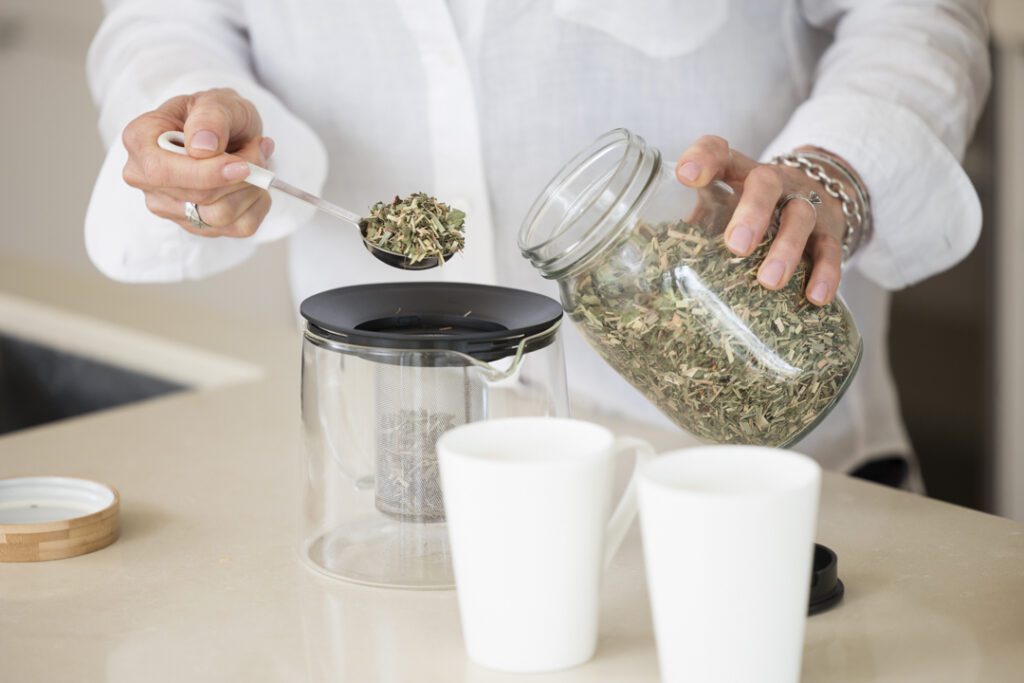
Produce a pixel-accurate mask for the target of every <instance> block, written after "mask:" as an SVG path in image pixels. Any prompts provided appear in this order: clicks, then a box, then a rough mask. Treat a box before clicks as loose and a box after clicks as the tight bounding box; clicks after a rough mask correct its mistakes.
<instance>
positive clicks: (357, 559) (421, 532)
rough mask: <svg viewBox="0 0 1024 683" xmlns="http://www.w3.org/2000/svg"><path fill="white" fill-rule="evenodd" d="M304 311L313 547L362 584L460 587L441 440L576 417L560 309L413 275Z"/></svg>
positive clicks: (309, 541) (324, 299)
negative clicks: (483, 423)
mask: <svg viewBox="0 0 1024 683" xmlns="http://www.w3.org/2000/svg"><path fill="white" fill-rule="evenodd" d="M300 311H301V314H302V316H303V317H304V318H305V320H306V329H305V333H304V339H303V351H302V422H303V432H304V440H305V468H304V473H303V474H304V476H303V512H304V514H303V529H302V535H303V546H302V553H303V556H304V557H305V558H306V559H307V560H308V561H309V562H311V563H312V565H313V566H314V567H315V568H316V569H319V570H321V571H323V572H325V573H327V574H330V575H333V576H336V577H340V578H345V579H348V580H351V581H356V582H359V583H365V584H371V585H378V586H388V587H398V588H450V587H452V586H453V583H454V582H453V577H452V569H451V562H450V554H449V550H448V532H447V526H446V524H445V515H444V501H443V499H442V496H441V486H440V479H439V473H438V467H437V454H436V453H435V451H434V445H435V443H436V442H437V439H438V437H440V436H441V434H443V433H444V432H445V431H447V430H448V429H451V428H452V427H455V426H458V425H461V424H465V423H467V422H473V421H476V420H482V419H487V418H493V417H506V416H514V415H550V416H564V415H567V414H568V398H567V394H566V380H565V368H564V359H563V356H562V346H561V339H560V338H559V336H558V329H559V324H560V322H561V318H562V307H561V306H560V305H559V304H558V302H556V301H554V300H552V299H550V298H548V297H545V296H541V295H539V294H534V293H532V292H524V291H519V290H514V289H507V288H503V287H489V286H484V285H474V284H462V283H412V284H372V285H360V286H355V287H343V288H341V289H334V290H330V291H326V292H322V293H320V294H316V295H314V296H312V297H310V298H308V299H306V300H305V301H304V302H303V303H302V306H301V308H300Z"/></svg>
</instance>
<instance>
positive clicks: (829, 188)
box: [771, 152, 871, 261]
mask: <svg viewBox="0 0 1024 683" xmlns="http://www.w3.org/2000/svg"><path fill="white" fill-rule="evenodd" d="M819 159H820V160H822V161H825V162H826V163H828V164H829V165H831V166H833V167H835V168H836V169H837V170H839V172H840V173H842V174H843V175H844V176H846V179H847V181H848V182H849V183H850V186H851V187H852V188H853V193H854V195H855V196H856V198H854V197H851V196H850V194H849V193H848V192H847V191H846V187H845V186H844V185H843V183H842V182H840V181H839V180H837V179H835V178H832V177H831V176H829V175H828V173H827V172H826V171H825V167H824V166H822V165H821V164H819V163H815V161H817V160H819ZM771 163H773V164H777V165H783V166H788V167H789V168H798V169H801V170H803V172H804V174H805V175H806V176H807V177H808V178H810V179H812V180H815V181H817V182H819V183H821V186H822V187H823V188H825V192H826V193H828V195H829V196H830V197H832V198H834V199H838V200H839V201H840V202H841V203H842V207H843V217H844V218H845V219H846V232H845V233H844V234H843V242H842V246H843V260H844V261H845V260H846V259H847V258H849V256H850V254H851V253H852V251H853V249H854V248H855V247H856V246H858V245H859V244H860V242H862V241H863V239H864V238H865V237H866V234H865V233H866V232H867V226H868V223H869V221H868V218H869V217H870V210H871V209H870V205H869V203H868V197H867V192H866V191H865V190H864V188H863V187H861V186H860V183H858V182H857V181H856V179H855V178H854V177H853V174H851V173H850V172H849V171H847V170H846V169H844V168H843V167H842V166H840V165H839V164H838V163H837V162H836V161H834V160H833V159H830V158H827V157H825V156H823V155H819V154H814V153H796V152H790V153H789V154H780V155H779V156H777V157H775V158H773V159H772V160H771ZM854 237H857V238H858V239H857V244H854V241H853V240H854Z"/></svg>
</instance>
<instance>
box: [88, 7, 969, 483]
mask: <svg viewBox="0 0 1024 683" xmlns="http://www.w3.org/2000/svg"><path fill="white" fill-rule="evenodd" d="M107 5H108V8H109V15H108V17H107V20H106V22H105V23H104V24H103V27H102V28H101V29H100V32H99V34H98V35H97V37H96V40H95V42H94V44H93V46H92V49H91V51H90V55H89V64H88V70H89V77H90V82H91V84H92V88H93V92H94V95H95V97H96V100H97V102H98V103H99V104H100V107H101V118H100V128H101V131H102V133H103V136H104V139H105V140H106V141H107V143H108V145H109V146H110V152H109V154H108V157H107V160H106V162H105V164H104V166H103V169H102V171H101V173H100V177H99V179H98V180H97V184H96V189H95V192H94V195H93V201H92V204H91V206H90V210H89V214H88V216H87V220H86V244H87V247H88V250H89V253H90V256H91V257H92V259H93V261H94V262H95V263H96V265H97V266H98V267H99V268H100V269H101V270H102V271H103V272H105V273H106V274H108V275H109V276H111V277H113V278H116V279H120V280H127V281H173V280H182V279H190V278H201V277H204V276H206V275H209V274H211V273H214V272H217V271H220V270H223V269H225V268H229V267H231V266H234V265H236V264H238V263H240V262H241V261H243V260H245V259H246V258H247V257H248V256H249V255H251V254H252V253H253V252H254V251H255V250H256V249H257V248H258V247H259V245H260V244H261V243H263V242H267V241H270V240H275V239H281V238H284V237H286V236H287V237H288V238H289V241H290V264H291V265H290V268H291V283H292V289H293V295H294V298H295V300H296V301H300V300H302V299H303V298H304V297H306V296H308V295H310V294H313V293H315V292H318V291H321V290H324V289H328V288H331V287H336V286H340V285H345V284H351V283H356V282H365V281H383V280H394V279H399V278H403V279H415V278H420V279H439V278H445V279H452V280H469V281H475V282H498V283H501V284H504V285H509V286H515V287H522V288H531V289H537V290H541V291H549V292H550V291H551V285H550V283H545V282H544V281H542V280H541V279H540V278H539V277H538V276H537V274H536V273H534V272H533V271H532V269H531V268H530V266H529V264H528V263H527V262H526V261H525V260H524V259H522V258H521V257H520V256H519V254H518V253H517V250H516V248H515V240H514V234H515V231H516V229H517V227H518V225H519V222H520V220H521V218H522V217H523V215H524V214H525V212H526V209H527V208H528V207H529V205H530V202H531V201H532V199H533V198H534V196H535V195H536V194H537V193H538V192H539V190H540V189H541V188H542V187H543V185H544V183H545V182H546V181H547V179H548V178H550V176H551V175H552V174H553V173H554V172H555V170H557V169H558V168H559V166H560V165H561V164H562V163H563V162H564V161H565V160H567V159H568V158H569V157H570V156H571V155H572V154H573V153H574V152H576V151H577V150H578V149H580V148H582V147H583V146H584V145H585V144H587V143H588V142H590V141H591V140H592V139H593V138H594V137H596V136H597V135H598V134H600V133H602V132H604V131H606V130H608V129H611V128H615V127H619V126H624V127H627V128H630V129H633V130H635V131H637V132H639V133H641V134H642V135H643V136H644V137H645V138H646V139H647V140H648V141H649V142H650V143H652V144H654V145H655V146H657V147H658V148H660V149H662V150H664V151H665V152H666V153H667V152H670V151H679V150H685V151H684V152H683V153H682V155H681V157H680V158H679V162H678V165H677V176H678V178H679V180H680V182H684V183H687V184H690V185H694V186H700V185H703V184H706V183H707V182H709V181H710V180H711V179H712V178H714V177H716V176H731V178H732V179H733V180H736V181H738V182H741V183H742V184H743V193H742V199H741V204H740V207H739V209H737V212H736V215H735V216H734V217H733V219H732V221H731V223H730V226H729V228H728V231H727V240H728V244H729V246H730V248H731V249H732V250H733V251H734V252H735V253H736V254H741V255H742V254H747V253H749V252H750V251H752V250H753V248H754V246H755V245H756V244H757V243H758V241H759V240H760V238H761V236H762V235H763V234H764V231H765V229H766V228H767V225H768V221H769V218H770V216H771V213H772V211H773V209H774V207H775V206H776V204H777V203H778V202H779V201H780V199H782V198H783V197H787V196H790V195H796V196H799V197H808V196H810V193H811V192H812V191H813V192H816V193H817V194H819V195H820V196H821V197H822V198H823V199H824V202H823V203H822V204H820V205H819V206H818V207H813V206H811V204H810V203H809V202H805V201H790V202H788V203H787V204H786V209H785V213H784V215H783V219H782V227H781V229H780V232H779V235H778V237H777V238H776V240H775V243H774V245H773V247H772V249H771V251H770V253H769V254H768V256H767V257H766V259H765V261H764V263H763V264H762V265H761V267H760V270H759V274H758V275H759V279H760V281H761V283H762V284H763V285H764V286H766V287H768V288H778V287H781V286H782V285H783V284H784V283H785V282H786V281H787V280H788V279H789V277H790V276H791V275H792V273H793V269H794V267H795V265H796V262H797V260H798V259H799V258H800V255H801V254H802V253H803V252H804V251H805V250H806V251H807V253H809V254H810V256H811V258H812V260H813V262H814V266H813V271H812V275H811V277H810V278H809V281H808V285H807V290H806V294H807V297H808V299H809V300H810V301H811V302H812V303H815V304H819V305H820V304H824V303H827V302H829V301H831V300H832V298H833V297H834V296H835V295H836V293H837V291H841V292H842V293H843V295H844V297H845V298H846V300H847V302H848V303H849V305H850V307H851V309H852V310H853V312H854V315H855V317H856V319H857V322H858V325H859V327H860V329H861V332H862V334H863V336H864V347H865V354H864V360H863V363H862V366H861V370H860V372H859V374H858V376H857V378H856V380H855V381H854V383H853V385H852V386H851V388H850V390H849V391H848V392H847V394H846V396H845V397H844V398H843V400H842V401H841V403H840V404H839V405H838V406H837V408H836V410H835V411H834V412H833V413H832V414H831V415H830V416H829V418H828V419H827V420H825V421H824V422H823V423H822V425H821V426H820V427H819V428H818V429H817V430H816V431H815V432H814V433H813V434H812V435H811V436H810V437H808V438H807V439H805V440H804V441H803V442H802V443H801V444H800V446H799V448H800V449H801V450H803V451H805V452H808V453H810V454H812V455H814V456H815V457H816V458H817V459H818V460H819V461H820V462H821V463H822V464H823V465H824V466H826V467H828V468H830V469H834V470H844V471H854V470H859V471H861V472H865V471H867V472H874V471H875V470H880V473H879V472H875V473H874V474H873V476H874V478H876V479H886V480H889V481H890V483H895V484H908V483H909V485H911V486H919V485H920V482H919V479H918V477H917V473H916V471H915V470H914V468H913V467H910V468H909V474H910V476H909V477H908V476H906V475H907V473H908V463H910V462H911V461H912V456H911V450H910V446H909V443H908V441H907V438H906V435H905V433H904V430H903V427H902V424H901V421H900V417H899V410H898V406H897V402H896V396H895V391H894V387H893V384H892V380H891V378H890V376H889V373H888V359H887V354H886V327H887V314H888V303H889V295H888V293H887V290H889V289H895V288H899V287H904V286H907V285H910V284H913V283H914V282H917V281H919V280H921V279H923V278H925V277H928V276H930V275H932V274H934V273H936V272H939V271H941V270H943V269H945V268H948V267H950V266H951V265H953V264H954V263H956V262H957V261H959V260H960V259H961V258H963V257H964V256H965V255H966V254H967V253H968V252H969V251H970V249H971V248H972V247H973V245H974V242H975V241H976V239H977V235H978V232H979V229H980V225H981V213H980V208H979V204H978V200H977V196H976V194H975V192H974V190H973V189H972V187H971V185H970V183H969V182H968V180H967V177H966V175H965V174H964V172H963V170H962V169H961V168H960V166H959V164H958V162H957V159H958V158H959V157H960V156H961V155H962V154H963V151H964V147H965V145H966V143H967V141H968V139H969V137H970V132H971V130H972V128H973V126H974V124H975V122H976V120H977V117H978V114H979V111H980V108H981V106H982V103H983V101H984V98H985V95H986V92H987V88H988V83H989V67H988V63H987V53H986V40H987V26H986V22H985V17H984V11H983V6H982V5H983V3H982V2H981V1H980V0H917V1H914V2H911V1H909V0H892V1H891V2H873V3H860V2H856V1H855V0H818V1H815V0H700V2H697V1H696V0H691V1H684V0H680V2H677V3H666V2H659V1H657V0H640V1H634V2H629V3H626V2H615V1H614V0H597V1H595V0H590V1H587V0H552V1H551V2H501V3H498V2H489V3H488V2H473V1H472V0H449V2H447V3H445V2H442V1H441V0H387V1H384V2H374V3H365V2H356V1H355V0H352V1H349V2H329V3H328V2H303V3H287V2H266V1H264V2H257V1H256V0H219V1H216V2H212V1H208V0H206V1H199V0H177V1H176V2H155V1H153V0H150V1H148V2H142V1H138V2H135V1H132V0H123V1H121V2H118V1H116V0H108V2H107ZM165 130H184V131H185V134H186V139H187V149H188V152H189V155H190V157H188V158H186V157H176V156H174V155H171V154H169V153H166V152H163V151H162V150H160V149H159V148H157V146H156V137H157V135H159V133H161V132H163V131H165ZM122 135H123V144H121V143H120V142H118V137H119V136H122ZM694 141H696V142H694ZM275 143H276V145H275ZM789 152H800V153H803V152H821V153H823V154H824V156H818V157H807V158H811V159H812V160H813V159H817V160H818V163H819V165H820V166H821V168H822V169H824V172H825V174H826V175H827V177H829V178H832V179H835V180H836V181H837V182H840V185H841V187H842V188H843V189H844V192H845V193H846V194H847V195H848V196H849V197H851V198H852V199H851V202H853V203H854V205H855V206H854V208H857V209H859V210H862V212H863V213H864V214H865V215H867V214H868V212H869V211H870V215H871V216H872V217H873V219H872V220H871V221H870V225H869V221H867V220H865V221H863V222H860V223H858V224H856V225H849V226H848V221H847V219H846V218H845V216H844V214H843V211H842V203H841V201H840V200H839V199H836V198H834V197H832V196H830V195H829V194H828V193H827V192H825V191H823V185H822V183H821V181H820V179H815V178H812V177H809V175H808V174H806V173H805V169H804V168H800V167H789V166H785V165H777V164H766V163H765V164H763V163H758V162H755V161H753V160H752V159H751V158H749V157H747V156H744V154H743V153H746V154H750V155H756V156H759V158H760V159H761V160H762V161H768V160H770V159H771V158H772V157H773V156H775V155H778V154H783V153H789ZM243 160H244V161H249V162H252V163H256V164H259V165H266V164H268V163H270V164H272V165H273V167H274V168H275V170H276V171H277V172H278V173H279V174H280V176H281V177H282V178H285V179H287V180H288V181H289V182H292V183H293V184H296V185H298V186H300V187H303V188H307V189H310V190H311V191H321V192H322V193H323V194H324V195H325V196H326V197H329V198H330V199H332V200H334V201H336V202H337V203H339V204H341V205H343V206H348V207H352V208H353V209H356V210H358V209H359V208H360V207H367V206H369V205H370V204H371V203H372V202H374V201H376V200H378V199H382V198H387V197H390V196H392V195H394V194H396V193H397V194H403V195H404V194H408V193H410V192H414V191H419V190H424V191H427V192H429V193H431V194H434V195H436V196H438V197H440V198H442V199H444V200H446V201H449V202H451V203H453V204H455V205H456V206H458V207H459V208H462V209H464V210H465V211H466V212H467V214H468V216H469V219H468V247H467V249H466V252H465V254H464V255H463V256H462V257H460V258H457V259H455V260H453V262H452V264H451V265H450V266H448V267H446V268H445V269H443V270H441V271H438V270H435V271H429V272H427V273H425V274H421V275H413V274H409V273H399V272H398V271H395V270H393V269H390V268H388V267H387V266H385V265H383V264H381V263H379V262H377V261H376V260H375V259H372V258H370V257H369V256H368V255H367V254H366V252H365V250H364V249H363V248H362V246H361V244H360V242H359V237H358V235H357V231H355V230H353V229H351V228H348V227H346V226H344V225H341V224H339V223H338V222H337V221H336V220H335V219H332V218H330V217H327V216H322V215H312V214H311V212H310V211H309V210H307V209H306V207H303V206H300V205H298V203H296V202H293V201H291V200H289V199H287V198H282V197H280V195H278V196H275V197H274V201H273V203H272V202H271V198H270V196H269V195H268V194H267V193H266V192H264V191H262V190H258V189H255V188H253V187H251V186H249V185H246V184H245V183H243V182H242V178H243V177H244V175H245V172H246V171H245V166H244V164H240V163H239V162H240V161H243ZM138 190H142V193H143V194H144V195H145V198H144V199H143V196H141V195H140V193H139V191H138ZM848 228H849V235H847V232H848V230H847V229H848ZM869 232H870V234H868V233H869ZM218 236H222V237H223V238H222V239H211V238H214V237H218ZM232 238H237V239H232ZM844 240H845V242H846V246H847V247H848V248H849V249H850V250H855V251H856V253H855V254H854V256H853V258H852V260H851V261H850V262H849V264H848V267H847V268H846V269H845V270H844V271H843V272H841V271H840V267H839V266H840V260H841V254H842V246H843V243H844ZM858 243H860V245H859V246H858ZM840 277H842V289H841V290H839V284H840ZM567 344H568V345H569V346H570V351H569V353H567V357H568V359H569V383H570V387H572V388H573V390H574V393H575V394H576V396H578V397H596V398H593V399H591V402H592V403H596V404H597V405H596V407H598V408H603V409H606V410H613V411H617V412H623V413H626V414H627V415H630V416H633V417H640V418H651V419H663V418H660V417H659V416H658V415H657V413H656V412H655V411H654V409H653V408H652V407H651V406H650V405H649V404H648V403H647V402H646V401H645V400H644V399H643V398H642V397H641V396H640V395H639V394H638V393H637V392H636V391H635V390H633V389H632V388H630V387H628V386H627V385H625V383H624V382H623V380H621V379H620V378H619V377H618V376H616V375H615V374H614V373H613V372H612V371H611V370H610V369H609V368H607V367H606V366H605V365H604V364H603V363H602V362H601V361H600V360H599V359H598V358H597V356H596V354H594V353H593V352H591V351H590V350H589V349H586V348H584V345H583V343H582V342H581V341H580V339H579V337H578V336H577V335H576V334H575V333H569V334H567ZM577 347H578V348H577Z"/></svg>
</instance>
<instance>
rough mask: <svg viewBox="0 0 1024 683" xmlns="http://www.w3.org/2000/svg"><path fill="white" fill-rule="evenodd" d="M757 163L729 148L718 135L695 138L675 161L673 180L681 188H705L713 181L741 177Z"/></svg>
mask: <svg viewBox="0 0 1024 683" xmlns="http://www.w3.org/2000/svg"><path fill="white" fill-rule="evenodd" d="M754 166H757V162H755V161H753V160H752V159H749V158H747V157H745V156H744V155H742V154H740V153H738V152H736V151H734V150H732V149H730V148H729V143H728V142H726V141H725V139H723V138H720V137H718V136H717V135H705V136H703V137H701V138H698V139H697V141H696V142H694V143H693V144H692V145H691V146H690V147H689V149H687V150H686V151H685V152H683V153H682V154H681V155H680V157H679V160H678V161H677V162H676V177H677V178H678V179H679V181H680V182H681V183H683V184H684V185H689V186H690V187H704V186H705V185H707V184H708V183H710V182H711V181H712V180H716V179H719V180H720V179H725V178H743V177H745V176H746V175H747V173H749V172H750V170H751V169H752V168H753V167H754Z"/></svg>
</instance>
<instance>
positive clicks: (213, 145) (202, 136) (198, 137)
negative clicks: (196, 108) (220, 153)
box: [189, 130, 218, 152]
mask: <svg viewBox="0 0 1024 683" xmlns="http://www.w3.org/2000/svg"><path fill="white" fill-rule="evenodd" d="M217 144H218V143H217V136H216V135H215V134H214V133H212V132H211V131H208V130H201V131H198V132H196V133H193V134H192V142H191V143H190V144H189V146H190V147H191V148H192V149H205V150H206V151H207V152H216V151H217Z"/></svg>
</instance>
